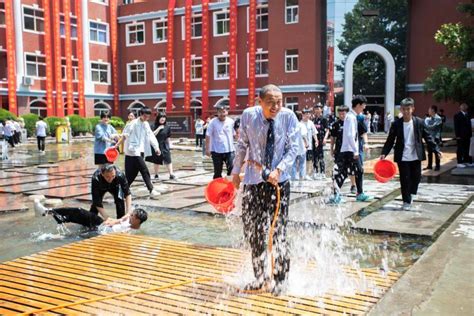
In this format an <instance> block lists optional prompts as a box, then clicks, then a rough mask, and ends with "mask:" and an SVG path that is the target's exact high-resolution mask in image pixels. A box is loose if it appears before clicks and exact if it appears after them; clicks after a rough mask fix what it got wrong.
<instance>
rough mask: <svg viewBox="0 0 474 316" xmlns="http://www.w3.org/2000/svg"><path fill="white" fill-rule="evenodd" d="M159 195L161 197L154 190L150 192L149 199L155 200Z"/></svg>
mask: <svg viewBox="0 0 474 316" xmlns="http://www.w3.org/2000/svg"><path fill="white" fill-rule="evenodd" d="M160 195H161V193H160V192H158V191H157V190H155V189H153V190H151V192H150V198H151V199H157V198H158V197H159V196H160Z"/></svg>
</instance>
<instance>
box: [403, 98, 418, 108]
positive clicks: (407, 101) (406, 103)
mask: <svg viewBox="0 0 474 316" xmlns="http://www.w3.org/2000/svg"><path fill="white" fill-rule="evenodd" d="M400 105H401V106H415V100H413V99H412V98H405V99H403V100H402V102H400Z"/></svg>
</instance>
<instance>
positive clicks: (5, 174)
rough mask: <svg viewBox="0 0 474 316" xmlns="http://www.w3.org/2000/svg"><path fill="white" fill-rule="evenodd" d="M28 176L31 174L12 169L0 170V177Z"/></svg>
mask: <svg viewBox="0 0 474 316" xmlns="http://www.w3.org/2000/svg"><path fill="white" fill-rule="evenodd" d="M29 176H31V174H28V173H21V172H16V171H15V170H12V171H5V170H0V179H4V178H10V179H12V178H20V177H29Z"/></svg>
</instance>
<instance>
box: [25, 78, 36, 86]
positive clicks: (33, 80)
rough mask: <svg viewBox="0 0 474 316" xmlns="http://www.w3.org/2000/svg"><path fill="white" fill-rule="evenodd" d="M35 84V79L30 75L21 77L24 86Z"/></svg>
mask: <svg viewBox="0 0 474 316" xmlns="http://www.w3.org/2000/svg"><path fill="white" fill-rule="evenodd" d="M34 84H35V79H33V78H31V77H23V85H24V86H32V85H34Z"/></svg>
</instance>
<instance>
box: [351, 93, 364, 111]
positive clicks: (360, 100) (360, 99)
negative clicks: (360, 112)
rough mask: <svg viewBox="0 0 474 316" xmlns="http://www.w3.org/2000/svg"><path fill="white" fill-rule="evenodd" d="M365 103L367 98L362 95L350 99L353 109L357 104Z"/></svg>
mask: <svg viewBox="0 0 474 316" xmlns="http://www.w3.org/2000/svg"><path fill="white" fill-rule="evenodd" d="M363 103H367V98H366V97H364V96H363V95H356V96H355V97H354V99H352V107H353V108H355V107H356V106H357V105H358V104H363Z"/></svg>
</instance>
